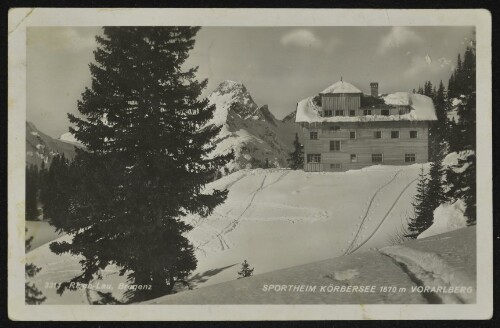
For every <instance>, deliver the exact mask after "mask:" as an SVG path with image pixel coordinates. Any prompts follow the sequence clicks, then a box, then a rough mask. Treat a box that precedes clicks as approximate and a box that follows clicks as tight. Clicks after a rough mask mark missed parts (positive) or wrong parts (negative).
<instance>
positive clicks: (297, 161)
mask: <svg viewBox="0 0 500 328" xmlns="http://www.w3.org/2000/svg"><path fill="white" fill-rule="evenodd" d="M293 148H294V150H293V152H291V153H290V156H289V157H288V163H289V165H290V168H291V169H292V170H299V169H302V168H303V167H304V146H303V145H302V144H301V143H300V141H299V134H298V133H295V140H294V141H293Z"/></svg>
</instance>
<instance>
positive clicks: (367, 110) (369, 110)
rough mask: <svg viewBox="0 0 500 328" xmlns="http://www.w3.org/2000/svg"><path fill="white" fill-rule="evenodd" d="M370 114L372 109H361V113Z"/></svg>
mask: <svg viewBox="0 0 500 328" xmlns="http://www.w3.org/2000/svg"><path fill="white" fill-rule="evenodd" d="M371 114H372V110H371V109H365V110H363V115H371Z"/></svg>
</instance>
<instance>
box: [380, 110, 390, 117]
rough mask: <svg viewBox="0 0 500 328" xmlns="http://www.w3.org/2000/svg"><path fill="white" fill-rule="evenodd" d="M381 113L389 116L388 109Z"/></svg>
mask: <svg viewBox="0 0 500 328" xmlns="http://www.w3.org/2000/svg"><path fill="white" fill-rule="evenodd" d="M380 114H382V115H384V116H389V110H388V109H382V111H381V112H380Z"/></svg>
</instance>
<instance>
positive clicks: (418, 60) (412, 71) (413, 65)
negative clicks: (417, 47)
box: [403, 55, 442, 77]
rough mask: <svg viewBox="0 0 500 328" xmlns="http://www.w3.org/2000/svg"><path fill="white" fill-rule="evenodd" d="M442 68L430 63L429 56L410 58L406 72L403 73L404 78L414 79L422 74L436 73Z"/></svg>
mask: <svg viewBox="0 0 500 328" xmlns="http://www.w3.org/2000/svg"><path fill="white" fill-rule="evenodd" d="M441 67H442V66H441V65H440V64H439V60H438V62H434V61H432V59H431V57H430V56H429V55H425V56H416V55H415V56H412V57H411V59H410V63H409V65H408V67H407V68H406V70H404V71H403V75H404V76H405V77H414V76H416V75H418V74H420V73H422V72H428V73H433V72H436V71H438V70H439V69H440V68H441Z"/></svg>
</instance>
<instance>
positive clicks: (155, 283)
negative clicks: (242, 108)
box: [51, 27, 233, 302]
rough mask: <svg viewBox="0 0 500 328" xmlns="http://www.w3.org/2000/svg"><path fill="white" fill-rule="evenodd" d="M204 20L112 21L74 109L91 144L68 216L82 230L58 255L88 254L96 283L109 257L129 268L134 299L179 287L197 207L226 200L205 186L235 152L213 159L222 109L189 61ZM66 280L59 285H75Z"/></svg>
mask: <svg viewBox="0 0 500 328" xmlns="http://www.w3.org/2000/svg"><path fill="white" fill-rule="evenodd" d="M198 30H199V28H198V27H104V29H103V36H102V37H101V36H98V37H96V40H97V42H98V48H97V50H96V51H95V52H94V57H95V64H94V63H91V64H90V71H91V75H92V84H91V86H90V87H89V88H86V89H85V91H84V92H83V94H82V98H81V100H80V101H79V102H78V111H79V112H80V115H79V116H78V117H77V116H75V115H71V114H68V116H69V119H70V122H71V123H73V124H74V126H75V128H70V131H71V132H72V133H73V134H74V135H75V136H76V138H77V139H78V140H79V141H80V142H82V144H83V145H84V146H85V148H84V149H78V150H77V152H76V157H75V160H74V162H73V163H72V172H73V173H72V175H71V176H72V178H71V180H72V181H73V183H72V186H73V189H72V192H71V197H70V203H69V204H70V205H71V206H69V207H68V211H67V213H66V215H67V216H68V220H67V221H64V220H55V221H56V222H68V224H62V225H56V227H58V228H59V229H62V230H63V231H65V232H67V233H71V234H74V238H73V240H72V243H66V242H55V243H52V244H51V249H52V251H54V252H55V253H56V254H61V253H64V252H70V253H72V254H75V255H80V256H82V257H83V260H82V261H81V264H82V268H83V272H82V274H81V275H79V276H77V277H75V278H73V279H72V280H71V281H70V282H83V283H85V282H89V281H90V280H91V279H93V278H95V277H99V272H100V270H102V269H104V268H105V267H106V266H107V265H108V264H116V265H117V266H118V267H120V268H122V270H121V271H120V274H121V275H124V274H127V278H128V280H129V282H130V283H131V284H135V285H150V286H152V288H151V290H139V289H138V290H135V291H132V292H131V294H129V296H130V299H129V301H131V302H133V301H141V300H145V299H151V298H155V297H159V296H162V295H165V294H169V293H172V292H173V290H174V286H175V284H176V282H178V281H182V280H184V279H186V277H187V276H188V275H189V273H190V272H191V271H192V270H194V269H195V268H196V263H197V261H196V258H195V256H194V249H193V246H192V245H191V244H190V242H189V240H188V239H187V238H186V237H185V234H186V233H187V232H188V231H189V230H191V229H192V227H191V226H190V225H188V224H187V223H185V222H184V221H183V219H182V218H183V217H184V216H186V215H187V214H189V213H196V214H199V215H201V216H202V217H206V216H207V215H209V214H210V213H212V211H213V209H214V208H215V207H216V206H217V205H219V204H220V203H222V202H223V201H224V200H225V199H226V197H227V190H222V191H221V190H215V191H212V192H209V193H207V192H206V191H203V192H202V190H203V186H204V185H205V184H206V183H209V182H210V181H212V180H213V177H214V176H215V175H216V172H217V171H218V170H219V169H220V168H221V167H222V166H223V165H225V164H226V163H227V162H229V160H230V159H231V158H232V157H233V154H232V153H230V154H227V155H223V156H216V157H213V158H211V157H209V156H208V154H210V153H211V152H212V151H213V150H214V149H215V145H214V143H213V142H212V139H213V138H214V137H215V136H216V135H217V134H218V132H219V131H220V129H221V127H214V126H207V125H206V124H207V122H208V121H209V120H210V118H211V117H212V116H213V112H214V110H215V106H208V100H207V99H199V96H200V94H201V92H202V90H203V89H204V88H205V87H206V84H207V81H206V80H204V81H202V82H198V81H196V80H194V78H195V73H196V70H197V68H191V69H185V68H184V65H183V64H184V62H185V60H186V59H187V58H188V52H189V51H190V50H191V49H192V48H193V46H194V42H195V40H194V37H195V35H196V33H197V32H198ZM70 282H65V283H63V284H62V285H61V288H60V289H59V292H60V293H62V292H63V291H64V290H65V289H66V288H70V284H69V283H70Z"/></svg>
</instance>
